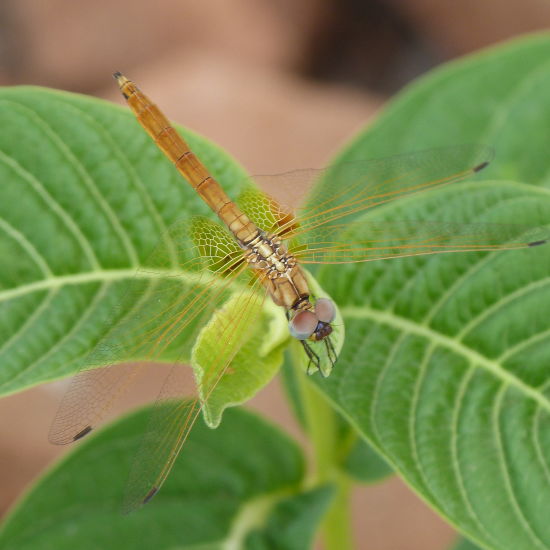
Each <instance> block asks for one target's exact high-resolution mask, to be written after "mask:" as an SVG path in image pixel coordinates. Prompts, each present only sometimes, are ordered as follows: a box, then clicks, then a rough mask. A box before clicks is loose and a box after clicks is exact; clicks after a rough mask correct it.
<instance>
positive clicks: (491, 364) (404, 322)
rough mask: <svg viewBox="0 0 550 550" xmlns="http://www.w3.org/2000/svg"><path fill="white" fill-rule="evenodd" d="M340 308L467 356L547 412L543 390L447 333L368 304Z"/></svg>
mask: <svg viewBox="0 0 550 550" xmlns="http://www.w3.org/2000/svg"><path fill="white" fill-rule="evenodd" d="M340 312H341V313H342V316H343V317H344V318H345V319H370V320H373V321H376V322H378V323H382V324H386V325H390V326H392V327H394V328H396V329H398V330H400V331H402V332H406V333H408V334H414V335H416V336H420V337H423V338H426V339H427V340H429V341H431V342H434V343H435V344H437V345H440V346H442V347H445V348H447V349H450V350H452V351H453V352H455V353H457V354H458V355H460V356H462V357H464V358H466V359H467V360H468V361H469V363H470V364H471V365H473V366H474V367H481V368H483V369H485V370H486V371H488V372H490V373H491V374H492V375H494V376H495V377H496V378H497V379H499V380H501V381H502V383H503V384H506V385H508V386H512V387H515V388H517V389H518V390H520V391H521V392H522V393H523V394H525V395H527V396H529V397H531V398H532V399H534V400H535V401H536V402H537V403H538V404H539V405H540V406H541V407H542V408H543V409H545V410H546V411H547V412H550V401H549V400H548V399H547V398H546V397H545V396H544V395H543V394H542V393H540V392H539V391H537V390H536V389H535V388H533V387H531V386H529V385H527V384H526V383H525V382H523V381H522V380H521V379H519V378H518V377H516V376H514V375H513V374H512V373H510V372H509V371H507V370H505V369H504V368H502V366H501V365H500V363H498V362H496V361H493V360H491V359H489V358H488V357H486V356H484V355H482V354H481V353H479V352H478V351H476V350H474V349H472V348H470V347H468V346H466V345H465V344H463V343H462V342H461V341H459V340H457V339H456V338H452V337H450V336H446V335H445V334H442V333H440V332H437V331H435V330H434V329H433V328H431V327H429V326H426V325H420V324H417V323H415V322H413V321H411V320H409V319H406V318H404V317H401V316H399V315H396V314H395V313H391V312H388V311H381V310H376V309H373V308H371V307H368V306H362V307H354V306H346V307H343V308H340Z"/></svg>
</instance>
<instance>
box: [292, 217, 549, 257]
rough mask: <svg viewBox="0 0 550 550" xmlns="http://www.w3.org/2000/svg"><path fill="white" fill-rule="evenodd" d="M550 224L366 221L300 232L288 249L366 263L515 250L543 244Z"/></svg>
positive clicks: (298, 254)
mask: <svg viewBox="0 0 550 550" xmlns="http://www.w3.org/2000/svg"><path fill="white" fill-rule="evenodd" d="M549 238H550V229H548V228H545V227H532V226H527V225H521V224H498V223H495V224H483V223H480V224H459V223H448V222H417V221H365V222H358V223H356V224H342V225H329V226H327V227H320V228H318V229H317V230H316V231H315V233H313V234H311V235H309V234H304V235H303V239H302V242H301V243H298V244H296V245H293V246H291V247H290V252H291V254H293V255H295V256H296V258H297V259H298V260H299V261H300V262H302V263H304V264H315V263H323V264H327V263H328V264H336V263H350V262H368V261H372V260H381V259H389V258H399V257H405V256H416V255H422V254H438V253H445V252H467V251H483V250H485V251H487V250H513V249H517V248H525V247H532V246H536V245H540V244H544V243H545V242H546V241H547V240H548V239H549Z"/></svg>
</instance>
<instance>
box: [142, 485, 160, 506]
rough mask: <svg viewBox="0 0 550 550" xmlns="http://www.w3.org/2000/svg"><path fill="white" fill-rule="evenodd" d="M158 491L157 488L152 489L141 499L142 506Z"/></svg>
mask: <svg viewBox="0 0 550 550" xmlns="http://www.w3.org/2000/svg"><path fill="white" fill-rule="evenodd" d="M158 490H159V488H158V487H153V488H152V489H151V490H150V491H149V492H148V493H147V495H146V496H145V498H144V499H143V504H147V503H148V502H149V501H150V500H151V499H152V498H153V497H154V496H155V495H156V494H157V493H158Z"/></svg>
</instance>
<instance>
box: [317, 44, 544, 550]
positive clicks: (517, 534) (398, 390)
mask: <svg viewBox="0 0 550 550" xmlns="http://www.w3.org/2000/svg"><path fill="white" fill-rule="evenodd" d="M549 55H550V36H548V35H542V36H537V37H531V38H528V39H526V40H524V41H519V42H516V43H513V44H511V45H506V46H504V47H501V48H498V49H493V50H490V51H488V52H484V53H482V54H479V55H476V56H473V57H471V58H468V59H466V60H463V61H460V62H458V63H453V64H451V65H449V66H447V67H445V68H443V69H442V70H439V71H436V72H434V73H433V74H432V75H430V76H428V77H427V78H425V79H423V80H421V81H420V82H419V83H418V84H416V85H414V86H412V87H411V88H409V90H407V91H406V92H405V93H404V94H403V95H402V96H401V97H400V98H399V99H398V100H397V101H396V102H394V103H393V105H392V106H390V107H389V109H388V110H387V111H386V113H385V114H384V115H382V116H381V117H380V119H379V120H378V122H377V123H376V124H375V125H374V127H373V128H371V129H370V130H368V131H367V132H365V133H364V134H362V135H360V136H359V137H358V138H357V139H356V140H355V141H354V143H353V144H352V145H351V146H350V147H349V148H348V149H347V150H346V151H345V152H344V153H343V155H342V157H341V158H345V159H350V158H359V157H365V156H374V155H377V154H378V153H384V152H387V151H388V149H389V148H391V150H394V149H396V150H398V151H399V150H405V149H413V148H417V147H418V146H419V145H420V146H427V145H439V144H442V143H446V144H448V143H452V142H455V143H462V142H472V141H474V142H486V143H487V142H488V143H489V144H493V142H494V145H495V146H496V149H497V155H496V159H495V161H494V163H493V164H492V167H490V168H489V169H488V172H487V175H488V176H489V177H505V178H510V177H513V178H514V179H515V180H516V181H504V180H502V181H481V180H478V181H475V182H471V183H464V184H460V185H458V186H455V187H453V186H451V187H449V188H447V189H444V190H439V191H436V192H432V193H429V194H425V195H423V196H420V195H418V196H414V197H411V198H409V199H407V200H401V201H399V203H398V204H397V203H396V204H395V205H386V206H382V207H379V208H376V209H374V210H373V211H371V212H370V213H369V214H368V215H367V218H368V219H371V220H381V219H382V220H383V219H392V220H399V219H408V220H449V221H453V222H461V221H464V222H469V223H472V222H517V223H528V224H534V225H537V224H540V225H548V224H549V223H550V192H548V190H547V189H546V188H545V187H543V186H542V185H544V184H546V183H547V182H548V179H549V178H548V176H549V174H550V156H549V155H548V147H549V141H548V128H549V127H550V126H549V124H550V102H549V101H548V97H547V95H548V94H547V89H548V86H547V83H548V82H550V63H549V62H548V59H550V57H549ZM519 129H521V131H520V130H519ZM501 145H502V150H501ZM480 175H483V176H484V173H482V174H480ZM327 183H330V182H325V184H327ZM531 184H541V186H539V187H536V186H535V185H531ZM348 236H349V237H350V238H351V237H352V236H353V235H351V234H350V235H348ZM549 272H550V249H549V248H547V247H544V246H543V247H539V248H532V249H527V250H523V251H513V252H500V253H496V252H483V253H481V252H480V253H468V254H452V255H437V256H426V257H416V258H404V259H397V260H391V261H382V262H372V263H367V264H363V265H357V264H356V265H345V266H336V267H334V266H326V267H323V268H321V269H319V270H318V271H317V279H318V281H319V282H320V284H321V285H322V286H323V288H325V289H326V290H327V292H329V293H330V294H331V295H332V297H333V298H334V299H335V300H336V302H337V303H338V304H339V306H340V310H341V312H342V314H343V317H344V320H345V323H346V343H345V346H344V349H343V352H342V355H341V357H340V360H339V362H338V364H337V368H335V369H334V372H333V374H332V376H331V377H330V378H328V379H325V380H323V379H321V378H319V377H318V378H317V380H316V382H317V383H318V385H319V386H320V387H321V389H322V390H323V391H324V392H325V393H326V395H327V396H328V397H329V399H331V400H332V402H333V403H334V404H335V405H336V406H337V407H338V409H339V410H340V411H341V412H342V413H343V414H344V416H345V417H346V418H347V419H348V420H349V421H350V422H351V423H352V424H353V425H354V426H355V427H356V429H357V430H358V431H359V432H360V433H361V434H362V435H363V436H365V437H367V438H368V439H369V441H370V442H371V443H372V444H373V446H374V447H375V448H376V449H377V450H378V451H379V452H380V453H381V454H382V455H383V456H384V458H385V459H386V460H387V461H388V462H389V463H390V464H391V465H392V467H394V468H395V469H396V470H397V471H398V472H400V473H401V475H402V476H403V477H404V478H405V479H406V481H407V482H408V483H409V484H410V485H411V486H412V487H413V488H414V489H415V491H416V492H417V493H418V494H419V495H420V496H421V497H422V498H423V499H425V500H426V501H427V502H428V503H429V504H430V505H431V506H433V507H434V508H435V509H437V510H438V511H439V512H440V514H442V515H443V516H444V517H446V518H447V519H448V520H449V521H450V522H451V523H453V524H454V525H455V526H457V527H458V528H459V529H460V530H462V531H464V532H465V533H466V534H467V535H468V536H469V537H470V538H472V539H474V540H476V541H478V542H479V543H480V544H482V545H483V546H486V547H488V548H499V549H520V548H521V549H534V548H548V547H550V523H549V522H548V518H547V513H546V511H547V510H548V509H550V414H549V413H550V317H549V316H548V311H549V308H550V284H549V282H550V279H549V277H548V273H549ZM366 513H368V511H366Z"/></svg>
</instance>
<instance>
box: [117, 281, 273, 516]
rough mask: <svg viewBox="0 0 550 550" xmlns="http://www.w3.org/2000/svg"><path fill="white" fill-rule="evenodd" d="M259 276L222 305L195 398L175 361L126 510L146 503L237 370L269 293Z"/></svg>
mask: <svg viewBox="0 0 550 550" xmlns="http://www.w3.org/2000/svg"><path fill="white" fill-rule="evenodd" d="M259 286H260V285H259V280H256V281H255V283H254V284H253V285H252V286H251V287H248V288H246V289H243V290H241V291H240V292H239V293H238V294H237V295H236V296H235V297H234V298H236V300H237V302H238V307H232V308H231V309H224V308H222V309H221V310H220V311H219V312H218V314H217V318H216V338H215V340H216V342H217V348H216V349H212V350H211V352H210V353H209V354H208V358H207V360H206V361H205V362H204V364H203V365H202V375H201V376H199V377H198V379H197V384H198V394H199V395H198V397H197V398H196V399H193V400H190V399H185V398H184V396H185V395H186V394H188V390H189V386H190V381H189V378H188V377H186V376H185V372H184V370H185V369H183V368H182V367H181V366H180V365H177V364H176V365H174V366H173V368H172V370H171V372H170V374H169V376H168V378H167V380H166V381H165V383H164V386H163V389H162V390H161V394H160V395H159V398H158V399H157V402H156V404H155V406H154V407H153V411H152V414H151V418H150V421H149V425H148V428H147V431H146V433H145V435H144V437H143V439H142V441H141V446H140V448H139V451H138V452H137V454H136V457H135V459H134V461H133V465H132V468H131V470H130V477H129V479H128V483H127V487H126V491H125V497H124V502H123V512H124V513H128V512H131V511H132V510H134V509H136V508H139V507H140V506H142V505H143V504H145V503H147V502H148V501H149V500H150V499H151V498H152V497H153V496H154V495H155V494H156V493H157V492H158V490H159V488H160V486H161V485H162V483H163V482H164V480H165V479H166V476H167V475H168V473H169V472H170V469H171V468H172V466H173V464H174V461H175V459H176V457H177V455H178V453H179V451H180V450H181V447H182V446H183V444H184V442H185V440H186V439H187V436H188V435H189V432H190V431H191V428H192V427H193V424H194V423H195V421H196V419H197V418H198V416H199V413H200V412H201V410H202V408H203V407H204V406H205V405H206V404H207V403H208V402H209V400H210V399H212V398H214V399H215V393H216V389H217V388H218V387H219V384H220V382H222V381H223V380H224V377H227V376H230V375H231V374H232V372H231V370H230V365H231V362H232V361H233V359H234V358H235V356H236V355H237V353H238V352H239V350H241V348H242V347H243V345H244V344H245V342H246V336H247V332H246V330H245V329H246V327H247V326H250V327H252V326H254V324H255V323H256V322H257V320H258V318H259V316H260V314H261V311H262V305H263V301H264V299H265V296H266V294H265V291H262V290H260V289H258V288H257V287H259Z"/></svg>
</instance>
